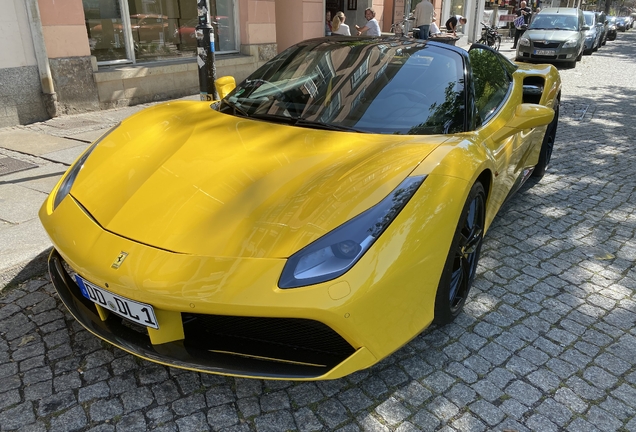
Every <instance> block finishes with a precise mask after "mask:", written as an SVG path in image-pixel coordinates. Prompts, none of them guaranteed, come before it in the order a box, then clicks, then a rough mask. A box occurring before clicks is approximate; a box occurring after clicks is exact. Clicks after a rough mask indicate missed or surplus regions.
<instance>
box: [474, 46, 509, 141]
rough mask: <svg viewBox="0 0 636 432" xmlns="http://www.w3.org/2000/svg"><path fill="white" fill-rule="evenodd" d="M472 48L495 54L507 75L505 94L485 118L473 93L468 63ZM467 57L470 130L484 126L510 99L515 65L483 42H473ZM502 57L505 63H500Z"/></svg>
mask: <svg viewBox="0 0 636 432" xmlns="http://www.w3.org/2000/svg"><path fill="white" fill-rule="evenodd" d="M473 49H483V50H485V51H488V52H490V53H492V54H493V55H494V56H495V58H496V59H497V60H498V63H499V65H500V67H501V69H502V70H503V71H504V74H505V75H506V77H508V82H509V85H508V90H507V91H506V94H505V95H504V97H503V98H502V100H501V102H500V103H498V104H497V107H496V109H494V110H493V111H491V112H490V113H489V114H488V116H487V117H486V118H481V116H480V114H479V111H478V109H477V94H476V93H475V79H474V71H473V68H472V64H470V51H472V50H473ZM467 58H468V62H469V64H470V94H471V112H472V113H473V115H472V117H473V118H472V120H471V126H472V127H471V130H476V129H478V128H481V127H486V126H487V125H488V123H490V121H491V120H493V119H494V118H495V117H496V116H497V114H498V113H499V112H500V111H501V109H502V108H503V107H504V105H506V102H507V101H508V100H509V99H510V96H511V94H512V90H513V88H514V77H513V74H514V71H516V70H517V65H515V64H514V63H512V62H511V61H510V60H508V59H507V58H505V57H503V56H502V55H501V54H499V53H498V52H497V51H495V50H494V49H492V48H491V47H489V46H488V45H483V44H473V45H472V46H471V47H470V49H469V50H468V52H467ZM502 59H504V60H505V61H506V62H507V64H504V63H502Z"/></svg>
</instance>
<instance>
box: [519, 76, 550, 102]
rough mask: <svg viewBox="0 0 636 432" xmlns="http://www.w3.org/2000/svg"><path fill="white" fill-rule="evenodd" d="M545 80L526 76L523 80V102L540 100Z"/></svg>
mask: <svg viewBox="0 0 636 432" xmlns="http://www.w3.org/2000/svg"><path fill="white" fill-rule="evenodd" d="M544 85H545V80H544V79H543V78H541V77H528V78H526V79H525V80H523V103H533V104H538V103H540V102H541V95H543V87H544Z"/></svg>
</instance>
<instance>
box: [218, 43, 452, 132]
mask: <svg viewBox="0 0 636 432" xmlns="http://www.w3.org/2000/svg"><path fill="white" fill-rule="evenodd" d="M463 71H464V66H463V59H462V57H461V55H460V54H458V53H456V52H454V51H452V50H451V49H449V48H445V47H443V46H434V45H433V44H431V45H427V44H426V43H423V42H421V41H406V40H401V39H386V40H382V39H369V38H351V37H340V38H330V39H329V40H326V39H322V40H314V41H308V42H304V43H301V44H299V45H295V46H293V47H291V48H288V49H287V50H286V51H284V52H283V53H281V54H279V55H278V56H277V57H275V58H274V59H272V60H271V61H269V62H268V63H266V64H265V65H264V66H262V67H261V68H260V69H258V70H257V71H256V72H254V73H253V74H252V75H250V76H249V77H248V78H247V79H246V80H245V81H243V82H242V83H241V84H239V85H238V86H237V87H236V88H235V89H234V90H233V91H232V92H231V93H230V94H229V95H228V96H227V97H226V98H225V99H224V100H223V101H222V102H221V104H220V108H219V110H220V111H221V112H223V113H227V114H231V115H237V116H245V117H251V118H254V119H258V120H265V121H270V122H279V123H286V124H291V125H295V126H302V127H320V128H326V129H334V130H351V131H356V132H369V133H381V134H417V135H430V134H444V133H454V132H463V131H464V105H465V102H464V85H463V83H464V77H463Z"/></svg>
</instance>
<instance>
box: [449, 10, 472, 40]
mask: <svg viewBox="0 0 636 432" xmlns="http://www.w3.org/2000/svg"><path fill="white" fill-rule="evenodd" d="M466 22H467V20H466V18H464V17H463V16H461V15H453V16H452V17H450V18H449V19H447V20H446V31H448V32H449V33H452V34H453V36H457V26H458V25H459V24H466Z"/></svg>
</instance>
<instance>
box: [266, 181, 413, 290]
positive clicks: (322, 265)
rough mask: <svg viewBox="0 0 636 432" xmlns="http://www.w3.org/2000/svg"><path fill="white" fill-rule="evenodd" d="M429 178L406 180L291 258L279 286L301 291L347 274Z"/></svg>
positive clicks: (284, 269)
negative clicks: (305, 287)
mask: <svg viewBox="0 0 636 432" xmlns="http://www.w3.org/2000/svg"><path fill="white" fill-rule="evenodd" d="M425 178H426V176H414V177H408V178H406V179H405V180H404V181H403V182H402V183H401V184H400V185H399V186H398V187H397V188H395V189H394V190H393V191H392V192H391V193H390V194H389V195H388V196H387V197H386V198H384V199H383V200H382V201H380V202H379V203H378V204H376V205H374V206H373V207H371V208H370V209H368V210H366V211H364V212H363V213H360V214H359V215H358V216H356V217H354V218H353V219H351V220H349V221H347V222H345V223H344V224H342V225H340V226H339V227H338V228H336V229H334V230H333V231H331V232H329V233H327V234H325V235H324V236H322V237H320V238H319V239H318V240H316V241H314V242H313V243H311V244H309V245H308V246H306V247H304V248H303V249H301V250H299V251H298V252H296V253H295V254H293V255H292V256H290V257H289V259H288V260H287V263H286V264H285V267H284V268H283V272H282V274H281V276H280V280H279V281H278V286H279V287H280V288H298V287H303V286H307V285H313V284H317V283H321V282H326V281H329V280H332V279H335V278H337V277H339V276H341V275H343V274H344V273H346V272H347V270H349V269H350V268H351V267H353V265H354V264H355V263H356V262H358V260H359V259H360V258H361V257H362V256H363V255H364V253H365V252H366V251H367V250H369V248H370V247H371V245H373V243H374V242H375V241H376V240H377V239H378V237H380V235H381V234H382V233H383V232H384V230H385V229H386V228H387V227H388V226H389V225H390V224H391V222H392V221H393V219H395V217H396V216H397V215H398V214H399V213H400V211H401V210H402V209H403V208H404V206H405V205H406V203H408V202H409V200H410V199H411V197H412V196H413V194H414V193H415V192H416V191H417V189H418V188H419V187H420V185H421V184H422V182H423V181H424V179H425Z"/></svg>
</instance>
